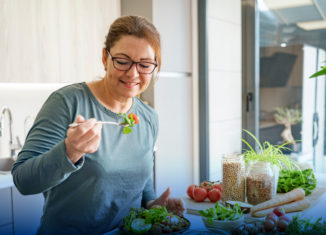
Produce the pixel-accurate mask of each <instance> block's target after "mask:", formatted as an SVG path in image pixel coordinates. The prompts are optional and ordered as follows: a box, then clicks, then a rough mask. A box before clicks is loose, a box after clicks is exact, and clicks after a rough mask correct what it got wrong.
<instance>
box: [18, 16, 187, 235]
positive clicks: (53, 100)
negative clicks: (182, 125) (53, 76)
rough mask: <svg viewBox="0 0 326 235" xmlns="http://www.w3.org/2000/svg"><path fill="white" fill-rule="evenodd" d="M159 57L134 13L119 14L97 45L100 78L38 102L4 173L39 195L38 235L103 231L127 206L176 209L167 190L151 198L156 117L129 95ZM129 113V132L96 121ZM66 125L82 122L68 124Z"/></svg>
mask: <svg viewBox="0 0 326 235" xmlns="http://www.w3.org/2000/svg"><path fill="white" fill-rule="evenodd" d="M160 55H161V52H160V35H159V33H158V32H157V30H156V28H155V27H154V25H152V24H151V23H150V22H149V21H148V20H147V19H145V18H143V17H139V16H124V17H120V18H118V19H117V20H116V21H114V22H113V24H112V25H111V27H110V30H109V33H108V35H107V37H106V42H105V48H103V49H102V62H103V65H104V68H105V70H106V73H105V76H104V77H103V78H102V79H100V80H97V81H94V82H88V83H77V84H72V85H68V86H66V87H64V88H61V89H59V90H57V91H55V92H54V93H52V95H51V96H50V97H49V98H48V100H47V101H46V102H45V104H44V105H43V107H42V109H41V110H40V112H39V114H38V115H37V118H36V119H35V122H34V125H33V126H32V128H31V130H30V132H29V134H28V136H27V138H26V142H25V144H24V147H23V149H22V151H21V152H20V153H19V155H18V160H17V162H16V163H15V165H14V167H13V170H12V175H13V178H14V182H15V185H16V186H17V188H18V190H19V191H20V192H21V193H22V194H36V193H41V192H42V193H43V194H44V197H45V205H44V214H43V218H42V221H41V226H40V228H39V230H38V234H103V233H105V232H108V231H110V230H112V229H113V228H115V227H116V226H118V224H119V223H120V221H121V220H122V218H123V217H124V216H125V215H127V214H128V213H129V209H130V208H131V207H136V208H139V207H141V206H142V207H145V208H147V209H149V208H151V207H152V206H155V205H164V206H166V208H167V209H168V210H171V211H173V212H175V213H178V212H179V213H180V212H182V211H183V210H184V207H183V204H182V202H181V200H180V199H174V198H170V197H169V195H170V189H169V188H168V189H167V190H166V191H165V192H164V193H163V194H162V195H161V196H160V197H158V198H157V197H156V195H155V193H154V188H153V152H154V145H155V142H156V139H157V134H158V117H157V113H156V112H155V111H154V110H153V109H152V108H150V107H149V106H148V105H146V104H144V103H143V102H142V101H141V100H140V99H138V98H137V97H136V96H137V95H139V94H140V93H141V92H143V91H144V90H146V88H147V87H148V85H149V83H150V81H151V79H152V73H153V72H154V70H155V69H157V70H159V69H160V64H161V56H160ZM130 116H132V118H131V119H132V120H134V123H135V124H136V121H137V122H138V121H139V120H141V121H140V122H139V124H137V125H135V126H133V129H132V133H130V134H129V135H124V134H123V133H124V132H123V127H121V126H116V125H105V126H102V124H101V122H97V120H100V121H106V122H116V123H121V122H122V121H123V118H124V117H129V118H130ZM54 117H55V118H54ZM135 117H138V118H139V120H138V119H137V120H136V118H135ZM73 122H75V123H78V124H81V123H82V125H73V126H69V124H70V123H73ZM129 124H133V123H132V122H130V123H129Z"/></svg>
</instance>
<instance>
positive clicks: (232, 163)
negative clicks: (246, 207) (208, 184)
mask: <svg viewBox="0 0 326 235" xmlns="http://www.w3.org/2000/svg"><path fill="white" fill-rule="evenodd" d="M222 175H223V176H222V178H223V181H222V184H223V193H222V200H223V201H242V202H244V201H245V196H246V195H245V163H244V160H243V155H241V154H236V153H234V154H225V155H224V156H223V157H222Z"/></svg>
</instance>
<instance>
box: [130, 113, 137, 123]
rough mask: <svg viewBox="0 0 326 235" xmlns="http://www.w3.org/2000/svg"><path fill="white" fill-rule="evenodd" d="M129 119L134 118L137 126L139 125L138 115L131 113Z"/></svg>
mask: <svg viewBox="0 0 326 235" xmlns="http://www.w3.org/2000/svg"><path fill="white" fill-rule="evenodd" d="M128 117H129V118H131V117H132V118H133V119H134V120H135V124H138V123H139V119H138V117H137V115H136V114H134V113H129V115H128Z"/></svg>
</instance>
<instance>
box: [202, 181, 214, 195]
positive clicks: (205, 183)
mask: <svg viewBox="0 0 326 235" xmlns="http://www.w3.org/2000/svg"><path fill="white" fill-rule="evenodd" d="M199 187H201V188H204V189H206V191H207V193H208V191H209V188H210V187H211V183H210V182H209V181H203V182H201V183H200V185H199Z"/></svg>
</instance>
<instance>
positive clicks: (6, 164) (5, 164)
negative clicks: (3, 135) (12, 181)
mask: <svg viewBox="0 0 326 235" xmlns="http://www.w3.org/2000/svg"><path fill="white" fill-rule="evenodd" d="M14 162H15V160H14V159H12V158H0V172H2V173H7V172H8V173H10V171H11V169H12V167H13V165H14Z"/></svg>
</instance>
